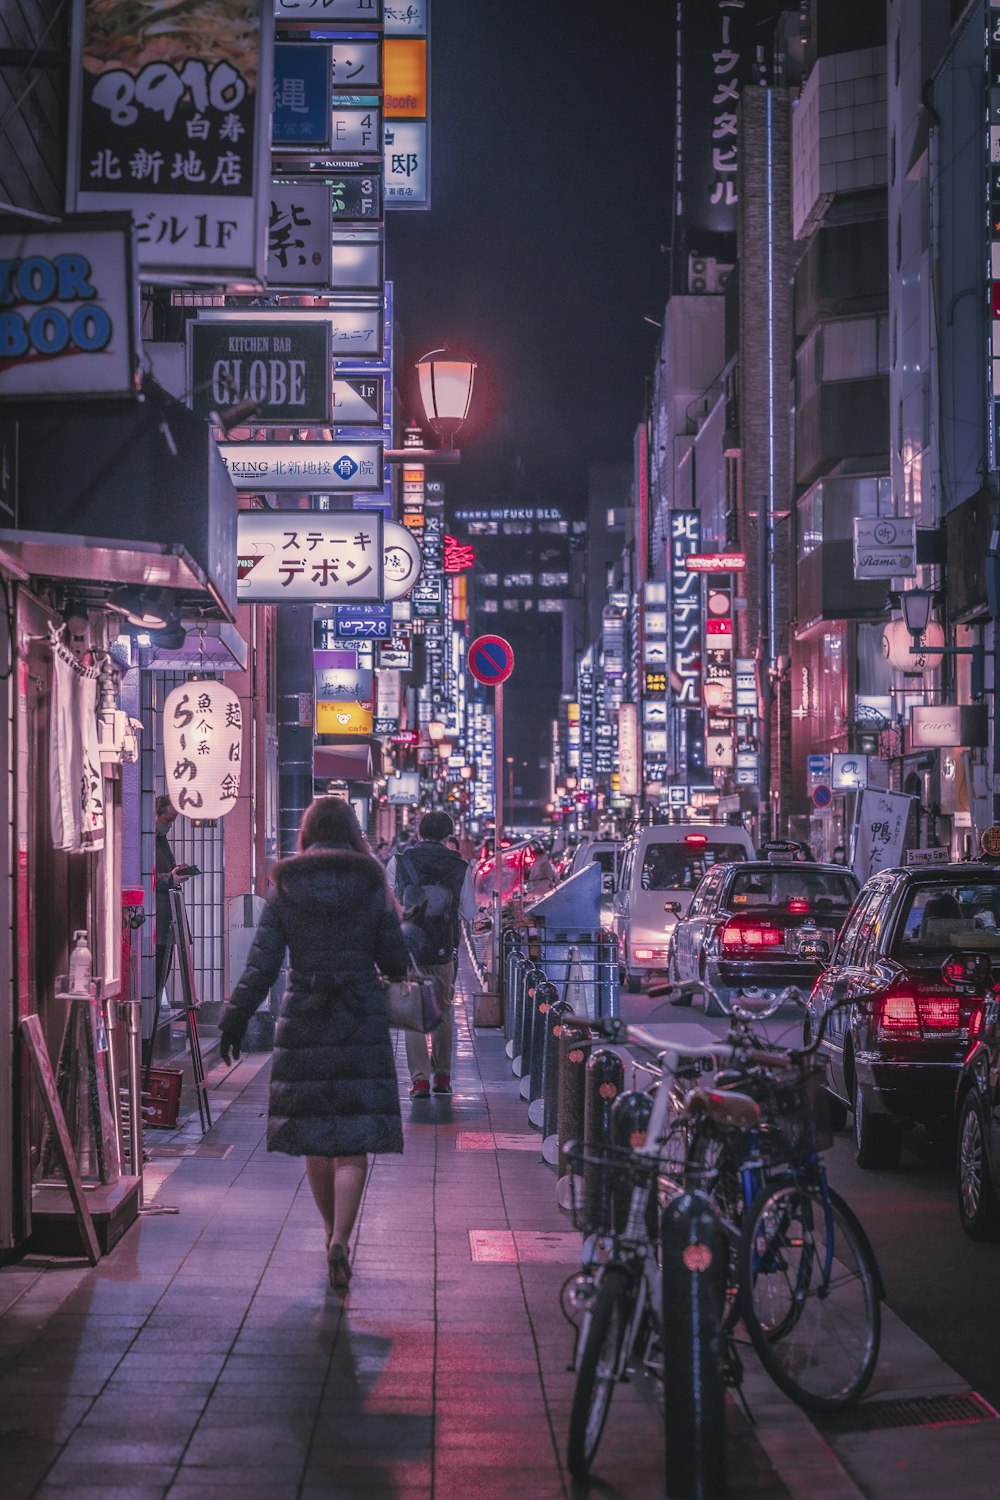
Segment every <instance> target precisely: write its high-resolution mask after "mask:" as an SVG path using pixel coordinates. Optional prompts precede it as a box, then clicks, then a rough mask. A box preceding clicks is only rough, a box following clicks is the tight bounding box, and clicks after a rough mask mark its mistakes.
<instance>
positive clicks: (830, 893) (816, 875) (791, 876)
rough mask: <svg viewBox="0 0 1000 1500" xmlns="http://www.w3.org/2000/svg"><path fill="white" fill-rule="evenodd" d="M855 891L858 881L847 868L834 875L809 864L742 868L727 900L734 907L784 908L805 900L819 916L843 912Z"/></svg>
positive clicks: (856, 890) (852, 898)
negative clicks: (755, 868) (776, 867)
mask: <svg viewBox="0 0 1000 1500" xmlns="http://www.w3.org/2000/svg"><path fill="white" fill-rule="evenodd" d="M857 892H858V884H857V881H856V880H855V879H854V877H853V876H852V875H851V874H850V873H849V872H848V871H844V872H843V873H842V874H841V873H837V874H834V873H833V872H831V871H827V870H816V869H810V867H809V866H808V865H785V866H782V867H781V868H780V869H775V870H741V871H740V872H739V874H738V875H736V876H735V878H734V879H733V886H732V890H731V891H730V893H729V902H730V904H731V905H732V906H733V907H734V908H743V907H745V908H747V909H749V908H753V909H754V910H756V909H758V908H760V907H762V906H776V907H779V908H783V909H784V910H786V911H787V910H788V907H789V904H790V903H791V902H793V901H794V902H802V901H805V902H806V903H807V904H808V908H809V912H810V914H816V915H819V914H820V913H822V912H829V911H839V912H845V911H846V910H847V908H848V907H849V906H850V904H851V902H852V901H853V900H854V898H855V896H856V895H857ZM799 909H800V910H801V908H799Z"/></svg>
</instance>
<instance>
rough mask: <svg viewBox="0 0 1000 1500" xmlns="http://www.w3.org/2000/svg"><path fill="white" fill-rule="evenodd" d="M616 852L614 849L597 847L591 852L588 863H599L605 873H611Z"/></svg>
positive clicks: (613, 868) (612, 872)
mask: <svg viewBox="0 0 1000 1500" xmlns="http://www.w3.org/2000/svg"><path fill="white" fill-rule="evenodd" d="M616 852H617V851H616V850H614V849H598V850H596V851H595V852H594V853H593V854H591V856H590V859H589V860H588V864H592V865H600V867H601V869H602V871H603V872H604V874H605V875H613V874H614V870H615V855H616Z"/></svg>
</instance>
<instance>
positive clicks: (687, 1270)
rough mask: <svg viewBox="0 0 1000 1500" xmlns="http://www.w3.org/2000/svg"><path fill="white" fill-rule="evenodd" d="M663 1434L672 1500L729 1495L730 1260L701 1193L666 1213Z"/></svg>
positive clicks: (714, 1498)
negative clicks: (726, 1335)
mask: <svg viewBox="0 0 1000 1500" xmlns="http://www.w3.org/2000/svg"><path fill="white" fill-rule="evenodd" d="M660 1243H661V1247H662V1254H663V1268H662V1306H663V1369H664V1374H665V1377H666V1378H665V1379H664V1382H663V1427H664V1438H665V1445H666V1459H667V1483H666V1491H665V1493H666V1495H667V1496H668V1500H718V1497H719V1496H724V1495H725V1493H726V1410H725V1395H726V1389H725V1375H724V1372H723V1364H724V1361H723V1349H722V1308H723V1303H724V1300H725V1292H726V1271H727V1264H728V1257H727V1253H726V1240H725V1234H724V1232H723V1229H722V1225H721V1224H720V1223H719V1216H718V1213H717V1211H716V1209H715V1206H714V1205H713V1203H712V1201H711V1199H710V1198H709V1197H708V1196H707V1194H705V1193H703V1192H702V1191H701V1190H700V1189H695V1190H694V1191H693V1192H685V1193H682V1194H681V1196H680V1197H679V1198H675V1199H674V1200H673V1202H672V1203H668V1204H667V1206H666V1208H665V1209H664V1210H663V1216H662V1218H661V1220H660Z"/></svg>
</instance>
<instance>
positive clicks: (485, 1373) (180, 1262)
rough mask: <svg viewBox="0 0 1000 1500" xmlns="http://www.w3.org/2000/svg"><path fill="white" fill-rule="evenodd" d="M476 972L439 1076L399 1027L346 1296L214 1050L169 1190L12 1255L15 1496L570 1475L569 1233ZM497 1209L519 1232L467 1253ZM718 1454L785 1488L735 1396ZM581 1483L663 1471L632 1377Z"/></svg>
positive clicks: (613, 1493)
mask: <svg viewBox="0 0 1000 1500" xmlns="http://www.w3.org/2000/svg"><path fill="white" fill-rule="evenodd" d="M470 978H471V976H470ZM465 994H466V990H465V989H464V988H463V987H462V985H461V984H460V1005H459V1011H460V1014H459V1018H458V1026H457V1047H458V1055H457V1067H456V1075H455V1085H456V1087H455V1093H454V1095H453V1096H452V1097H451V1098H450V1099H449V1098H434V1099H431V1100H429V1101H420V1102H418V1103H416V1104H411V1103H410V1101H409V1099H408V1098H406V1097H405V1090H406V1086H407V1082H408V1080H407V1079H406V1076H405V1075H406V1069H405V1062H404V1059H403V1053H402V1045H401V1044H400V1046H399V1057H398V1063H399V1067H400V1077H401V1089H402V1090H403V1092H404V1104H403V1114H404V1121H405V1123H406V1152H405V1155H404V1156H402V1157H381V1158H377V1159H376V1161H375V1164H374V1167H373V1169H372V1172H371V1176H370V1179H369V1183H368V1186H367V1190H366V1196H365V1203H364V1206H363V1210H362V1214H361V1218H360V1221H359V1226H358V1230H357V1233H356V1241H355V1244H354V1246H353V1250H352V1254H353V1260H354V1265H355V1274H354V1279H353V1282H352V1286H351V1291H350V1293H349V1295H348V1297H347V1298H346V1300H343V1301H342V1300H341V1299H340V1298H339V1297H338V1296H337V1295H336V1294H334V1293H332V1292H330V1291H328V1289H327V1286H326V1269H325V1262H324V1254H323V1240H322V1229H321V1225H320V1220H319V1218H318V1215H317V1214H316V1211H315V1209H314V1207H313V1204H312V1201H311V1198H310V1196H309V1192H308V1188H307V1187H306V1185H305V1182H304V1179H303V1172H302V1163H301V1162H300V1161H299V1160H296V1159H294V1158H289V1157H281V1156H276V1155H268V1153H267V1152H266V1151H265V1149H264V1127H265V1118H264V1116H265V1111H266V1104H267V1076H268V1068H267V1059H266V1058H259V1057H258V1058H250V1059H246V1060H245V1061H244V1062H243V1063H241V1064H240V1065H239V1066H238V1067H237V1068H235V1069H233V1070H232V1071H231V1072H230V1071H227V1070H226V1069H224V1068H222V1067H221V1066H219V1067H216V1068H214V1069H213V1070H212V1072H211V1073H210V1085H211V1088H212V1093H213V1106H214V1108H215V1109H216V1111H217V1112H218V1118H217V1123H216V1125H215V1126H214V1128H213V1130H212V1131H211V1133H210V1135H209V1136H208V1137H207V1138H206V1140H205V1142H204V1146H205V1147H207V1148H208V1150H209V1151H210V1152H211V1154H203V1153H202V1154H199V1148H200V1147H202V1145H203V1143H202V1140H201V1136H200V1134H199V1132H198V1129H197V1116H195V1119H194V1123H193V1124H192V1123H191V1122H190V1121H189V1122H188V1123H187V1124H185V1125H184V1127H183V1128H182V1129H181V1130H179V1131H178V1132H177V1133H176V1134H175V1135H173V1136H172V1137H169V1138H165V1137H164V1134H163V1133H162V1132H155V1133H150V1136H149V1142H148V1143H149V1144H150V1146H151V1149H152V1151H153V1154H154V1161H153V1163H152V1164H151V1166H150V1169H149V1171H148V1173H147V1189H148V1194H149V1196H150V1197H151V1199H152V1201H153V1203H154V1204H160V1205H167V1206H174V1207H176V1208H177V1209H178V1210H179V1212H178V1213H177V1214H175V1215H171V1214H159V1213H153V1214H149V1215H144V1216H143V1218H142V1219H141V1221H140V1223H139V1224H138V1225H136V1226H135V1227H134V1228H133V1229H132V1230H131V1231H130V1232H129V1233H128V1234H127V1235H126V1237H125V1238H124V1240H123V1241H122V1242H121V1243H120V1244H119V1245H118V1246H117V1247H116V1248H115V1250H114V1251H113V1252H112V1254H111V1255H110V1256H108V1257H106V1258H105V1259H104V1260H103V1261H102V1262H101V1264H100V1265H99V1266H98V1267H97V1268H96V1269H93V1270H91V1269H90V1268H88V1267H85V1266H82V1265H74V1264H67V1263H66V1262H59V1263H53V1264H49V1265H40V1264H37V1263H27V1264H25V1263H22V1264H21V1265H19V1266H12V1267H8V1268H6V1269H5V1270H2V1271H0V1472H2V1473H3V1476H4V1479H3V1486H2V1493H3V1495H4V1497H5V1500H27V1497H38V1500H54V1497H57V1496H65V1494H66V1492H67V1491H72V1493H73V1495H74V1500H91V1497H93V1500H98V1497H100V1500H125V1497H128V1500H160V1497H164V1496H170V1500H202V1497H206V1500H207V1497H208V1496H209V1495H212V1496H214V1497H221V1500H225V1497H226V1496H228V1495H230V1494H231V1495H233V1496H235V1495H236V1494H237V1493H238V1494H239V1496H240V1500H257V1497H261V1500H263V1497H265V1496H266V1497H267V1500H320V1497H322V1500H390V1497H391V1500H472V1497H474V1500H506V1497H513V1496H515V1495H516V1496H519V1497H520V1496H530V1497H531V1500H550V1497H568V1496H570V1495H572V1494H573V1493H575V1491H574V1490H573V1488H572V1486H571V1484H570V1481H569V1479H568V1476H567V1474H566V1471H565V1467H564V1449H565V1434H566V1428H567V1423H568V1416H569V1406H570V1401H571V1397H572V1390H573V1376H572V1375H571V1374H570V1373H568V1372H567V1369H566V1364H567V1359H568V1357H569V1354H570V1343H571V1339H570V1329H569V1327H568V1325H567V1324H566V1323H565V1321H564V1320H563V1318H562V1315H561V1313H560V1311H559V1303H558V1293H559V1288H560V1286H561V1285H562V1282H563V1281H564V1279H565V1278H566V1276H567V1275H568V1274H570V1272H571V1270H572V1269H573V1264H574V1263H575V1257H576V1255H577V1252H578V1245H579V1237H578V1236H575V1235H573V1234H572V1232H571V1230H570V1226H569V1225H568V1223H567V1221H566V1219H565V1217H564V1216H563V1215H562V1214H561V1213H560V1212H559V1210H558V1208H557V1207H556V1203H555V1193H554V1174H553V1172H552V1170H551V1169H550V1168H548V1167H546V1166H545V1165H544V1164H543V1163H542V1161H541V1157H540V1154H539V1151H538V1149H537V1146H536V1144H535V1143H534V1142H532V1141H531V1140H530V1139H528V1140H525V1137H530V1135H531V1129H530V1126H529V1125H528V1122H527V1114H526V1106H525V1105H524V1103H523V1101H522V1100H521V1099H520V1098H519V1096H518V1084H517V1081H516V1080H514V1079H513V1078H512V1077H511V1075H510V1070H509V1063H508V1061H507V1059H506V1056H505V1054H504V1051H503V1038H502V1036H501V1035H500V1034H498V1033H496V1032H479V1033H476V1034H473V1032H472V1031H471V1028H470V1011H471V1007H469V1008H468V1009H467V1008H466V1006H465V1004H464V1000H465ZM505 1135H506V1139H505ZM497 1137H499V1140H497V1139H496V1138H497ZM535 1141H536V1142H537V1141H538V1138H537V1136H536V1137H535ZM484 1146H485V1147H486V1149H483V1148H484ZM524 1146H527V1149H519V1148H522V1147H524ZM226 1148H230V1149H228V1151H227V1149H226ZM470 1148H471V1149H470ZM164 1149H166V1150H167V1151H169V1152H177V1151H179V1150H188V1151H191V1152H193V1153H194V1154H191V1155H183V1156H178V1155H172V1156H165V1155H163V1154H162V1153H163V1151H164ZM489 1232H492V1233H494V1234H496V1233H499V1236H500V1239H499V1242H498V1243H499V1248H500V1253H501V1254H507V1255H509V1256H510V1257H511V1258H509V1259H506V1260H504V1259H499V1260H485V1261H484V1260H477V1259H474V1258H473V1254H472V1250H471V1248H470V1247H471V1244H472V1240H471V1238H470V1236H471V1235H475V1237H476V1244H477V1245H480V1246H481V1245H484V1244H485V1245H488V1244H489V1241H488V1239H486V1238H484V1236H486V1235H487V1234H488V1233H489ZM532 1235H534V1236H535V1237H534V1238H532V1237H531V1236H532ZM512 1247H513V1248H512ZM730 1470H731V1486H730V1493H731V1495H734V1496H737V1497H739V1496H743V1495H761V1496H768V1497H774V1500H778V1497H781V1496H783V1495H786V1494H788V1493H789V1491H788V1490H786V1489H785V1487H784V1485H783V1484H782V1482H781V1481H780V1479H779V1478H778V1476H777V1473H776V1472H775V1471H774V1469H773V1468H772V1467H771V1466H770V1463H769V1461H768V1460H767V1459H766V1458H765V1456H764V1454H763V1451H762V1449H761V1448H760V1447H759V1446H758V1444H757V1443H756V1441H755V1440H754V1439H753V1437H751V1435H750V1433H749V1431H748V1429H747V1428H746V1425H745V1423H744V1422H743V1419H742V1417H740V1416H739V1414H738V1413H737V1412H736V1410H735V1408H731V1409H730ZM588 1493H590V1494H593V1495H599V1496H602V1497H604V1500H645V1497H652V1496H658V1495H661V1494H662V1493H663V1459H662V1439H661V1424H660V1416H659V1412H658V1410H657V1407H656V1405H655V1402H654V1401H653V1399H652V1397H651V1394H650V1391H649V1389H648V1386H647V1384H646V1382H645V1381H644V1380H641V1379H637V1380H635V1381H634V1382H632V1383H630V1384H629V1385H627V1386H624V1387H620V1388H619V1390H618V1391H617V1392H616V1394H615V1399H614V1403H613V1406H612V1411H611V1415H610V1418H609V1421H608V1426H607V1429H606V1431H605V1435H604V1439H603V1441H602V1446H601V1450H600V1453H599V1457H598V1463H597V1466H596V1476H595V1480H594V1483H593V1484H592V1485H591V1487H590V1489H589V1491H588Z"/></svg>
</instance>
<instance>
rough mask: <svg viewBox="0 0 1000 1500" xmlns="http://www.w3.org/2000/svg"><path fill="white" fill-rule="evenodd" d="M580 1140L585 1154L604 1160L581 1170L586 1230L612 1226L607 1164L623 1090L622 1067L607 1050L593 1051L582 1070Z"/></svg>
mask: <svg viewBox="0 0 1000 1500" xmlns="http://www.w3.org/2000/svg"><path fill="white" fill-rule="evenodd" d="M584 1073H585V1081H584V1090H583V1140H584V1144H585V1145H586V1147H587V1150H588V1153H593V1155H594V1156H595V1158H603V1160H601V1161H599V1162H597V1163H596V1164H595V1163H587V1165H585V1166H584V1168H583V1209H584V1215H585V1218H586V1223H587V1228H588V1230H597V1229H607V1228H608V1226H609V1225H610V1223H611V1189H612V1182H613V1176H614V1174H613V1172H612V1170H611V1168H610V1166H609V1164H608V1162H607V1153H606V1149H605V1148H606V1147H608V1146H609V1145H610V1144H611V1111H612V1109H613V1107H614V1103H615V1100H616V1099H618V1098H619V1096H620V1095H621V1092H622V1089H623V1088H624V1087H625V1064H624V1062H623V1061H622V1059H621V1058H620V1057H619V1055H618V1053H617V1052H612V1050H611V1048H610V1047H595V1049H594V1050H593V1052H591V1054H590V1057H589V1059H588V1061H587V1066H586V1068H585V1070H584Z"/></svg>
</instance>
